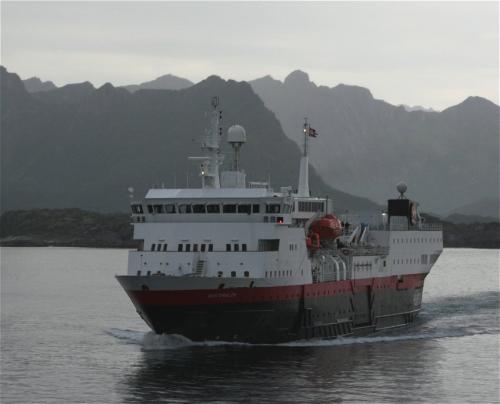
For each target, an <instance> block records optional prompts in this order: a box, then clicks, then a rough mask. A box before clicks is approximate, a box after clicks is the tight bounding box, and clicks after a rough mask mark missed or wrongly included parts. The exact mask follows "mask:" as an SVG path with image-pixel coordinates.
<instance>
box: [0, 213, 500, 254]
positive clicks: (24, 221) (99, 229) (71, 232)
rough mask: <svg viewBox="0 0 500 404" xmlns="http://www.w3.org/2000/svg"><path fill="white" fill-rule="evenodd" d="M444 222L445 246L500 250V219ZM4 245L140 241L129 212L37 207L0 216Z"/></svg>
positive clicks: (104, 245) (130, 244)
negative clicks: (482, 221)
mask: <svg viewBox="0 0 500 404" xmlns="http://www.w3.org/2000/svg"><path fill="white" fill-rule="evenodd" d="M434 220H436V219H435V218H433V220H432V221H434ZM442 224H443V233H444V236H443V239H444V246H445V248H494V249H500V223H498V222H491V223H461V224H454V223H450V222H445V221H442ZM0 246H6V247H7V246H9V247H49V246H54V247H56V246H57V247H93V248H137V246H138V243H137V241H135V240H133V239H132V226H131V225H130V215H129V214H127V213H109V214H103V213H97V212H89V211H85V210H81V209H35V210H15V211H8V212H5V213H4V214H2V215H1V216H0Z"/></svg>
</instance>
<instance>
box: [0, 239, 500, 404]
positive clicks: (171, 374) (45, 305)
mask: <svg viewBox="0 0 500 404" xmlns="http://www.w3.org/2000/svg"><path fill="white" fill-rule="evenodd" d="M126 264H127V251H125V250H107V249H83V248H2V249H1V304H2V305H1V352H2V357H1V370H2V374H1V402H2V403H32V402H36V403H115V402H116V403H118V402H126V403H127V402H130V403H132V402H134V403H136V402H181V403H184V402H255V403H261V402H262V403H263V402H281V403H283V402H295V403H306V402H315V403H316V402H325V403H328V402H342V401H371V402H402V401H410V402H414V401H424V402H450V403H457V402H498V401H500V397H499V350H500V340H499V335H500V325H499V297H500V293H499V251H495V250H466V249H450V250H446V251H445V252H444V254H443V255H442V257H441V258H440V260H439V261H438V263H437V265H436V266H435V267H434V269H433V271H432V272H431V275H430V276H429V277H428V278H427V281H426V286H425V292H424V308H423V311H422V313H421V316H420V318H419V320H418V322H417V324H416V325H415V326H414V327H411V328H407V329H404V330H400V331H398V332H397V333H391V334H384V335H377V336H374V337H365V338H354V339H344V340H336V341H317V342H307V343H305V342H304V343H300V342H299V343H292V344H285V345H274V346H252V345H242V344H221V343H215V342H214V343H205V344H194V343H190V342H189V341H187V340H185V339H183V338H182V337H157V336H155V335H154V334H151V333H149V332H148V330H147V328H146V326H145V325H144V324H143V323H142V321H141V320H140V319H139V318H138V316H137V315H136V313H135V311H134V308H133V306H132V304H131V303H130V301H129V300H128V298H127V297H126V295H125V293H124V292H123V291H122V290H121V289H120V287H119V285H118V283H117V282H116V281H115V279H114V275H115V274H119V273H123V272H124V271H125V268H126Z"/></svg>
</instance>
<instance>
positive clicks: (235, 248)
mask: <svg viewBox="0 0 500 404" xmlns="http://www.w3.org/2000/svg"><path fill="white" fill-rule="evenodd" d="M246 250H247V245H246V244H241V251H246ZM226 251H236V252H237V251H240V245H239V244H226Z"/></svg>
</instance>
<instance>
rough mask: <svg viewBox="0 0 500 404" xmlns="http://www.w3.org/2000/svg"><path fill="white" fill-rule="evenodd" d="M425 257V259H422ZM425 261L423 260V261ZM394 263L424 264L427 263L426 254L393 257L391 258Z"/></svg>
mask: <svg viewBox="0 0 500 404" xmlns="http://www.w3.org/2000/svg"><path fill="white" fill-rule="evenodd" d="M424 257H425V260H424ZM424 261H425V262H424ZM392 263H393V264H394V265H403V264H426V263H427V255H422V258H394V259H393V260H392Z"/></svg>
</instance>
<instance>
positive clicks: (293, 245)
mask: <svg viewBox="0 0 500 404" xmlns="http://www.w3.org/2000/svg"><path fill="white" fill-rule="evenodd" d="M288 249H289V250H290V251H297V250H298V249H299V245H298V244H289V245H288Z"/></svg>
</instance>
